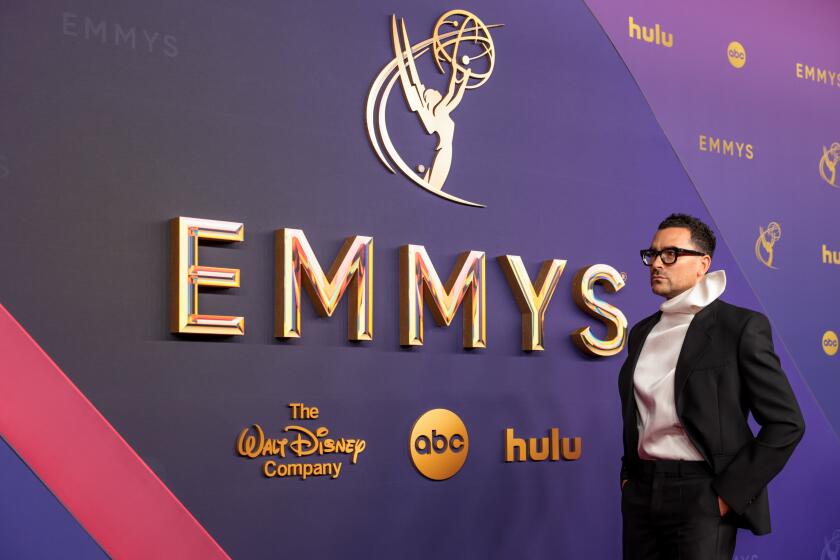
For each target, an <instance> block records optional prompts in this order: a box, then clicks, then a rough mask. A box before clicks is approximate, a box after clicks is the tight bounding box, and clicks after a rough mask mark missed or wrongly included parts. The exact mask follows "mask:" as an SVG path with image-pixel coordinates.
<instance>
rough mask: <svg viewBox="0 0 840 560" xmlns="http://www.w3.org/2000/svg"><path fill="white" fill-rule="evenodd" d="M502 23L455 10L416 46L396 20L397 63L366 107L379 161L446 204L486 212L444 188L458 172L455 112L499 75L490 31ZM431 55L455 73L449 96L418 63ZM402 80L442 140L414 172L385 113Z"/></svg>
mask: <svg viewBox="0 0 840 560" xmlns="http://www.w3.org/2000/svg"><path fill="white" fill-rule="evenodd" d="M494 27H501V24H493V25H485V24H484V22H482V21H481V20H480V19H479V18H478V17H477V16H476V15H475V14H472V13H470V12H468V11H466V10H450V11H448V12H446V13H445V14H443V15H442V16H440V18H439V19H438V20H437V23H436V24H435V27H434V31H433V33H432V36H431V37H430V38H429V39H425V40H423V41H420V42H419V43H417V44H414V45H412V44H411V43H410V42H409V40H408V32H407V31H406V27H405V20H404V19H402V18H400V20H399V26H398V25H397V17H396V16H394V15H392V16H391V42H392V44H393V48H394V58H393V60H391V61H390V62H389V63H388V64H386V65H385V67H384V68H382V71H381V72H379V74H378V75H377V76H376V79H375V80H374V81H373V85H372V86H371V88H370V92H369V93H368V98H367V105H366V108H365V121H366V123H367V133H368V139H369V140H370V143H371V145H372V146H373V149H374V151H375V152H376V155H377V157H378V158H379V161H381V162H382V164H383V165H384V166H385V167H386V168H387V169H388V171H390V172H391V173H396V170H395V169H394V167H396V168H398V169H399V170H400V171H401V172H402V174H403V175H405V176H406V177H407V178H408V179H410V180H411V181H413V182H414V183H415V184H416V185H418V186H420V187H422V188H424V189H426V190H427V191H429V192H431V193H433V194H436V195H438V196H440V197H442V198H445V199H446V200H450V201H452V202H457V203H459V204H465V205H467V206H477V207H484V205H483V204H477V203H475V202H470V201H468V200H464V199H461V198H458V197H457V196H453V195H451V194H447V193H445V192H443V184H444V183H445V182H446V177H447V176H448V175H449V169H450V168H451V167H452V151H453V140H454V135H455V121H454V120H452V112H453V111H454V110H455V109H456V108H457V107H458V105H459V104H460V103H461V101H462V100H463V98H464V94H465V93H466V90H468V89H477V88H479V87H481V86H482V85H484V84H485V83H486V82H487V80H488V79H489V78H490V75H491V74H492V73H493V65H494V64H495V60H496V49H495V47H494V46H493V38H492V37H491V36H490V29H492V28H494ZM426 53H430V55H431V57H432V59H433V60H434V63H435V66H436V67H437V69H438V71H439V72H440V73H441V74H446V73H447V71H448V73H449V85H448V86H447V89H446V92H445V93H441V92H440V91H438V90H436V89H433V88H431V87H429V86H426V85H424V84H423V82H422V81H421V80H420V74H419V73H418V71H417V65H416V64H415V61H416V60H417V59H418V58H419V57H421V56H423V55H424V54H426ZM397 80H399V83H400V86H401V88H402V92H403V97H404V98H405V102H406V104H407V105H408V108H409V109H410V110H411V111H413V112H414V113H416V114H417V116H418V117H419V119H420V122H421V124H422V125H423V129H424V130H425V131H426V133H427V134H435V135H437V146H436V147H435V153H434V156H433V157H432V161H431V162H430V163H429V162H426V163H422V162H421V163H418V164H417V165H416V166H415V168H414V169H412V168H411V167H410V166H409V165H408V164H407V163H406V162H405V161H404V160H403V158H402V156H400V154H399V153H398V152H397V150H396V148H395V147H394V144H393V142H392V141H391V138H390V136H389V134H388V127H387V123H386V120H385V113H386V109H387V105H388V98H389V97H390V95H391V89H392V88H393V87H394V84H395V83H396V82H397Z"/></svg>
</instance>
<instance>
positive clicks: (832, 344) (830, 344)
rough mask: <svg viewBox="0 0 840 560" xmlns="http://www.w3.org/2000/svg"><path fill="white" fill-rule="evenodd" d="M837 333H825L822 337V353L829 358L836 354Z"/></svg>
mask: <svg viewBox="0 0 840 560" xmlns="http://www.w3.org/2000/svg"><path fill="white" fill-rule="evenodd" d="M837 346H838V343H837V333H835V332H834V331H825V333H824V334H823V336H822V349H823V352H825V353H826V354H828V355H829V356H833V355H835V354H836V353H837Z"/></svg>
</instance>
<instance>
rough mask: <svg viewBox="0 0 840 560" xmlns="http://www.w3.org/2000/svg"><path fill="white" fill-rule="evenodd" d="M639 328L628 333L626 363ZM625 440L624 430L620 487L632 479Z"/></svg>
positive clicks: (619, 476)
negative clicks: (634, 334) (634, 335)
mask: <svg viewBox="0 0 840 560" xmlns="http://www.w3.org/2000/svg"><path fill="white" fill-rule="evenodd" d="M637 326H638V323H637V324H635V325H633V326H632V327H631V328H630V332H628V333H627V345H626V346H625V347H626V348H627V357H626V358H625V361H626V360H628V359H629V357H630V352H631V348H632V344H633V332H634V331H635V330H636V327H637ZM618 389H619V400H620V399H621V383H619V386H618ZM620 402H621V404H622V405H623V404H624V402H623V401H621V400H620ZM622 416H623V407H622ZM622 425H623V423H622ZM625 440H626V438H625V437H624V429H622V431H621V447H622V449H623V450H624V455H622V456H621V470H620V472H619V475H618V483H619V485H621V483H622V481H624V480H628V479H629V478H630V471H629V469H628V468H627V461H626V459H625V457H627V444H626V442H625Z"/></svg>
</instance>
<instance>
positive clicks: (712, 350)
mask: <svg viewBox="0 0 840 560" xmlns="http://www.w3.org/2000/svg"><path fill="white" fill-rule="evenodd" d="M661 314H662V312H661V311H659V312H657V313H654V314H653V315H651V316H649V317H647V318H645V319H642V320H641V321H639V322H638V323H637V324H636V325H635V326H634V327H633V328H632V329H631V330H630V335H629V341H628V344H627V359H626V360H625V362H624V365H623V366H622V367H621V373H620V374H619V377H618V388H619V392H620V394H621V406H622V412H623V418H624V457H622V465H621V478H622V479H632V478H633V477H634V472H635V470H636V469H635V467H637V466H638V464H639V461H640V459H639V455H638V451H637V448H638V443H639V432H638V428H637V425H636V414H637V412H636V399H635V396H634V391H633V372H634V370H635V369H636V362H637V361H638V359H639V353H640V352H641V349H642V346H643V345H644V341H645V339H646V338H647V336H648V333H650V331H651V329H652V328H653V326H654V325H655V324H656V323H657V322H658V321H659V318H660V316H661ZM674 399H675V400H676V409H677V415H678V416H679V419H680V422H682V425H683V427H684V428H685V431H686V434H687V435H688V437H689V438H690V439H691V442H692V443H693V444H694V446H695V447H696V448H697V450H698V451H699V452H700V454H702V455H703V458H704V459H705V460H706V462H707V463H708V464H709V466H710V468H711V470H712V471H713V472H714V481H713V483H712V485H713V488H714V490H715V491H716V492H717V494H718V495H719V496H721V497H722V498H723V499H724V500H726V502H727V503H728V504H729V505H730V507H731V508H732V511H733V512H734V514H733V515H735V516H737V524H738V526H739V527H744V528H747V529H750V530H751V531H752V532H753V533H755V534H756V535H763V534H766V533H769V532H770V507H769V502H768V498H767V488H766V486H767V483H768V482H770V480H771V479H772V478H773V477H774V476H776V474H778V473H779V471H781V469H782V467H783V466H784V464H785V463H786V462H787V460H788V458H789V457H790V455H791V453H792V452H793V449H794V447H796V444H797V443H799V440H800V439H802V434H803V433H804V431H805V422H804V420H803V419H802V413H801V412H800V410H799V405H798V404H797V402H796V397H795V396H794V394H793V391H792V390H791V388H790V384H789V383H788V380H787V377H786V376H785V373H784V371H782V369H781V367H780V364H779V358H778V357H777V356H776V354H775V352H774V349H773V339H772V336H771V333H770V322H769V321H768V320H767V317H765V316H764V315H762V314H761V313H759V312H757V311H752V310H749V309H745V308H743V307H737V306H735V305H731V304H729V303H726V302H724V301H721V300H720V299H716V300H715V301H713V302H712V303H710V304H709V305H707V306H706V307H705V308H703V309H702V310H701V311H700V312H699V313H697V315H695V316H694V319H693V320H692V321H691V323H690V324H689V327H688V331H687V332H686V335H685V340H684V341H683V345H682V349H681V350H680V354H679V358H678V360H677V369H676V372H675V377H674ZM748 413H752V415H753V418H754V419H755V420H756V422H757V423H758V424H759V425H760V426H761V429H760V430H759V432H758V433H757V434H753V433H752V430H750V427H749V425H748V424H747V415H748Z"/></svg>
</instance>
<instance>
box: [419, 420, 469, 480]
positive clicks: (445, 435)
mask: <svg viewBox="0 0 840 560" xmlns="http://www.w3.org/2000/svg"><path fill="white" fill-rule="evenodd" d="M408 447H409V450H410V452H411V460H412V462H413V463H414V466H415V467H417V470H418V471H420V474H422V475H423V476H425V477H426V478H430V479H432V480H446V479H447V478H451V477H453V476H454V475H455V473H457V472H458V471H459V470H461V467H463V466H464V461H466V460H467V453H468V452H469V449H470V439H469V436H468V435H467V427H466V426H464V423H463V422H462V421H461V419H460V418H459V417H458V415H457V414H455V413H454V412H452V411H450V410H446V409H444V408H435V409H434V410H430V411H428V412H426V413H425V414H423V415H422V416H420V418H418V419H417V421H416V422H415V423H414V427H413V428H412V429H411V437H410V438H409V440H408Z"/></svg>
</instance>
